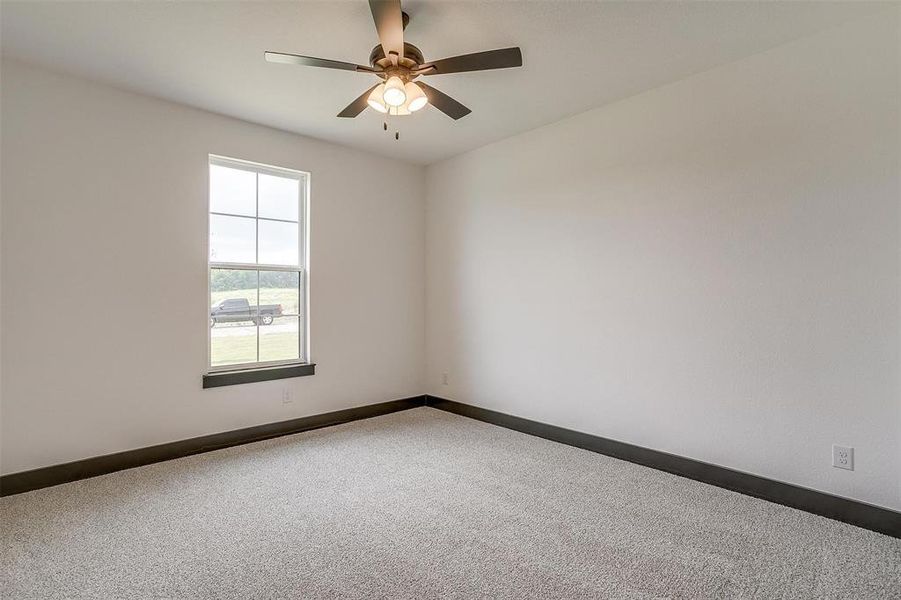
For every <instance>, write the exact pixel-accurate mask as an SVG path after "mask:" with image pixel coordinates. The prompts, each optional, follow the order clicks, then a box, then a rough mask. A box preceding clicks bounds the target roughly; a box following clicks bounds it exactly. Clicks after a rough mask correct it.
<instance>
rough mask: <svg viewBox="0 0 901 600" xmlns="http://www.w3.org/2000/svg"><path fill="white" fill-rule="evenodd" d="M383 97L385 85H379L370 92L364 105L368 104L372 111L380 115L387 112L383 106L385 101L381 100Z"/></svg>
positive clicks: (386, 108)
mask: <svg viewBox="0 0 901 600" xmlns="http://www.w3.org/2000/svg"><path fill="white" fill-rule="evenodd" d="M384 95H385V84H384V83H382V84H379V85H377V86H376V87H375V89H374V90H372V93H371V94H369V98H367V99H366V103H367V104H369V107H370V108H371V109H372V110H376V111H378V112H380V113H386V112H388V107H387V106H386V105H385V100H384V99H383V98H384Z"/></svg>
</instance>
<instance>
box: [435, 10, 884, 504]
mask: <svg viewBox="0 0 901 600" xmlns="http://www.w3.org/2000/svg"><path fill="white" fill-rule="evenodd" d="M898 14H899V13H898V9H897V7H895V8H894V9H893V10H892V11H891V12H886V13H884V14H881V15H878V16H877V17H875V18H870V19H866V20H863V21H860V22H857V23H852V24H848V25H846V26H842V27H839V28H836V29H833V30H830V31H826V32H823V33H821V34H818V35H815V36H812V37H810V38H806V39H803V40H800V41H797V42H795V43H791V44H788V45H785V46H782V47H779V48H776V49H773V50H771V51H768V52H765V53H762V54H759V55H756V56H753V57H750V58H748V59H745V60H742V61H739V62H736V63H732V64H730V65H726V66H723V67H720V68H717V69H714V70H712V71H709V72H706V73H702V74H699V75H697V76H693V77H691V78H689V79H686V80H683V81H680V82H677V83H674V84H672V85H668V86H665V87H662V88H658V89H655V90H652V91H649V92H647V93H644V94H641V95H639V96H636V97H633V98H630V99H627V100H624V101H621V102H618V103H616V104H613V105H609V106H606V107H602V108H598V109H595V110H592V111H589V112H587V113H583V114H581V115H578V116H575V117H572V118H570V119H567V120H564V121H561V122H559V123H556V124H553V125H549V126H547V127H544V128H541V129H538V130H535V131H532V132H529V133H525V134H523V135H519V136H516V137H513V138H510V139H507V140H504V141H501V142H498V143H496V144H492V145H490V146H486V147H484V148H481V149H478V150H475V151H472V152H469V153H467V154H464V155H461V156H459V157H457V158H454V159H451V160H448V161H445V162H442V163H439V164H436V165H433V166H431V167H430V168H429V169H428V172H427V195H428V205H427V232H426V238H427V247H428V257H427V265H426V272H427V293H426V296H427V306H428V308H427V311H426V312H427V327H426V329H427V332H426V337H427V345H428V374H427V379H426V381H427V389H428V391H429V392H430V393H432V394H436V395H439V396H444V397H448V398H451V399H454V400H458V401H462V402H468V403H472V404H476V405H478V406H483V407H486V408H491V409H495V410H500V411H503V412H506V413H511V414H514V415H519V416H522V417H527V418H531V419H535V420H538V421H543V422H547V423H552V424H555V425H560V426H563V427H569V428H572V429H576V430H579V431H585V432H588V433H592V434H597V435H602V436H606V437H610V438H613V439H617V440H622V441H625V442H630V443H633V444H638V445H641V446H646V447H650V448H655V449H658V450H663V451H667V452H672V453H676V454H680V455H684V456H688V457H691V458H695V459H699V460H703V461H708V462H712V463H716V464H719V465H725V466H728V467H732V468H736V469H740V470H744V471H749V472H752V473H756V474H759V475H763V476H766V477H770V478H774V479H778V480H783V481H787V482H791V483H795V484H799V485H803V486H808V487H812V488H816V489H819V490H824V491H827V492H832V493H835V494H839V495H842V496H848V497H851V498H856V499H860V500H865V501H869V502H873V503H877V504H881V505H884V506H889V507H892V508H896V509H899V508H901V389H899V338H901V321H899V312H901V311H899V308H901V305H899V248H901V243H899V225H901V223H899V199H901V188H899V173H901V148H899V146H901V127H899V111H901V94H899V54H901V46H899V27H898V23H899V18H898ZM445 372H446V373H448V376H449V385H446V386H445V385H442V383H441V380H442V375H443V373H445ZM833 443H837V444H845V445H850V446H854V447H855V448H856V452H857V453H856V461H857V468H856V470H855V471H853V472H849V471H842V470H838V469H835V468H833V467H832V466H831V445H832V444H833Z"/></svg>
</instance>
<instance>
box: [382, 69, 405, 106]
mask: <svg viewBox="0 0 901 600" xmlns="http://www.w3.org/2000/svg"><path fill="white" fill-rule="evenodd" d="M382 98H383V99H384V100H385V104H387V105H388V106H400V105H401V104H403V103H404V102H406V101H407V94H406V93H405V92H404V82H403V81H401V80H400V77H398V76H397V75H395V76H393V77H389V78H388V81H386V82H385V93H384V94H382Z"/></svg>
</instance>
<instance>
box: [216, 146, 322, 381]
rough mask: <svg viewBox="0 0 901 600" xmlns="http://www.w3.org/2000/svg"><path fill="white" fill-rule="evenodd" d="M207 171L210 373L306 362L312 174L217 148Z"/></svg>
mask: <svg viewBox="0 0 901 600" xmlns="http://www.w3.org/2000/svg"><path fill="white" fill-rule="evenodd" d="M209 175H210V205H209V211H210V214H209V217H210V220H209V306H210V315H209V319H210V321H209V364H208V366H209V371H210V373H211V374H212V373H215V372H220V371H238V370H246V369H251V368H257V367H277V366H280V365H299V364H306V363H308V362H309V356H308V349H309V346H308V339H307V293H306V290H307V251H306V235H305V233H306V230H307V223H306V221H307V183H308V175H307V174H306V173H302V172H299V171H292V170H288V169H281V168H276V167H269V166H264V165H258V164H254V163H249V162H245V161H240V160H234V159H228V158H221V157H218V156H210V173H209ZM295 374H296V373H295ZM301 374H310V373H301ZM282 376H291V375H282ZM254 380H258V379H254ZM240 382H241V381H234V383H240ZM212 385H226V384H223V383H214V384H212ZM204 386H205V387H209V386H208V385H207V379H206V378H204Z"/></svg>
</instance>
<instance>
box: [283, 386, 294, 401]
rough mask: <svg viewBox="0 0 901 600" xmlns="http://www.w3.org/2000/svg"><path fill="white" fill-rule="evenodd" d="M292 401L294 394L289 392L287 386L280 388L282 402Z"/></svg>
mask: <svg viewBox="0 0 901 600" xmlns="http://www.w3.org/2000/svg"><path fill="white" fill-rule="evenodd" d="M293 403H294V394H292V393H291V390H290V389H289V388H284V389H283V390H282V404H293Z"/></svg>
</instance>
